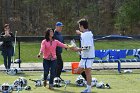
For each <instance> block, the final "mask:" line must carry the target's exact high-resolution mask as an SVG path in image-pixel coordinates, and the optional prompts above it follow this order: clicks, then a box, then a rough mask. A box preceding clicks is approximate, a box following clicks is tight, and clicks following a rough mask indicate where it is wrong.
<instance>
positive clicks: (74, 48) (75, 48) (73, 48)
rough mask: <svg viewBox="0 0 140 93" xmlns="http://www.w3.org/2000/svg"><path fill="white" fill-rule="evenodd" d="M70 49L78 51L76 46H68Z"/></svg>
mask: <svg viewBox="0 0 140 93" xmlns="http://www.w3.org/2000/svg"><path fill="white" fill-rule="evenodd" d="M70 49H71V50H73V51H75V52H77V51H78V48H77V47H70Z"/></svg>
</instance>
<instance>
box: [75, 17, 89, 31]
mask: <svg viewBox="0 0 140 93" xmlns="http://www.w3.org/2000/svg"><path fill="white" fill-rule="evenodd" d="M77 23H78V24H80V26H83V27H84V29H88V21H87V20H86V19H80V20H79V21H78V22H77Z"/></svg>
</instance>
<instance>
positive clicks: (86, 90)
mask: <svg viewBox="0 0 140 93" xmlns="http://www.w3.org/2000/svg"><path fill="white" fill-rule="evenodd" d="M81 93H91V90H89V89H87V88H86V89H85V90H83V91H82V92H81Z"/></svg>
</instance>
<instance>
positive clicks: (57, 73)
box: [56, 53, 63, 77]
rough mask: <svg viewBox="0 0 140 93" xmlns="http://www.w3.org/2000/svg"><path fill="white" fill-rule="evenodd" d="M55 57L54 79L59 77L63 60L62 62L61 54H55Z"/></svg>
mask: <svg viewBox="0 0 140 93" xmlns="http://www.w3.org/2000/svg"><path fill="white" fill-rule="evenodd" d="M56 56H57V67H56V77H60V75H61V72H62V69H63V60H62V56H61V53H56Z"/></svg>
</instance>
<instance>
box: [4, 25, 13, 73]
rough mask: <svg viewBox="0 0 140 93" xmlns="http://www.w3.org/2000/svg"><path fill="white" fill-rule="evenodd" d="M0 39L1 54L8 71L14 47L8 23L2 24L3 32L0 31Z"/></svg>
mask: <svg viewBox="0 0 140 93" xmlns="http://www.w3.org/2000/svg"><path fill="white" fill-rule="evenodd" d="M1 39H2V42H3V44H2V45H1V48H2V49H1V50H2V53H1V54H2V56H3V59H4V66H5V69H6V71H9V69H10V67H11V58H12V56H13V52H14V47H13V41H14V35H13V34H12V32H11V31H10V26H9V24H5V25H4V32H2V33H1Z"/></svg>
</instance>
